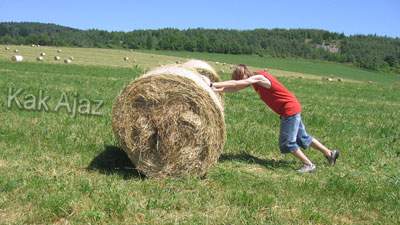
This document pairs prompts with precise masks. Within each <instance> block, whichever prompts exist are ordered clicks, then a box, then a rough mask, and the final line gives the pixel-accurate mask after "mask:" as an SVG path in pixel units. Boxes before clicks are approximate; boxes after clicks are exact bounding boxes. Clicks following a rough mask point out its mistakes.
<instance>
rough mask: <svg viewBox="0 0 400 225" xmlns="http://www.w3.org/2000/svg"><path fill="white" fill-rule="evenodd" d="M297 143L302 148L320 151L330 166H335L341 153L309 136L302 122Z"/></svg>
mask: <svg viewBox="0 0 400 225" xmlns="http://www.w3.org/2000/svg"><path fill="white" fill-rule="evenodd" d="M297 143H298V145H299V146H301V147H302V148H307V147H309V146H311V147H312V148H314V149H316V150H318V151H320V152H321V153H322V154H324V155H325V157H326V159H327V160H328V162H329V164H331V165H335V163H336V159H337V158H338V157H339V154H340V152H339V151H338V150H330V149H329V148H327V147H326V146H325V145H323V144H321V142H319V141H318V140H317V139H315V138H313V137H311V136H310V135H308V134H307V132H306V129H305V127H304V124H303V122H302V121H301V120H300V124H299V131H298V133H297Z"/></svg>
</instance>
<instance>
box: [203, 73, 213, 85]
mask: <svg viewBox="0 0 400 225" xmlns="http://www.w3.org/2000/svg"><path fill="white" fill-rule="evenodd" d="M201 79H203V81H204V82H206V84H207V85H208V86H210V84H211V80H210V79H209V78H208V77H206V76H203V75H202V76H201Z"/></svg>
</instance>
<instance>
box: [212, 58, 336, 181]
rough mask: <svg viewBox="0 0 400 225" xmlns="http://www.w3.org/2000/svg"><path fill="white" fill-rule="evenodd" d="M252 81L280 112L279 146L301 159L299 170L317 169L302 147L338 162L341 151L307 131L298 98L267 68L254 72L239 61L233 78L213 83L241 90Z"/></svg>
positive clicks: (223, 88)
mask: <svg viewBox="0 0 400 225" xmlns="http://www.w3.org/2000/svg"><path fill="white" fill-rule="evenodd" d="M250 85H252V86H253V88H254V90H255V91H256V92H257V93H258V95H259V96H260V98H261V100H262V101H264V103H265V104H266V105H268V106H269V107H270V108H271V109H272V110H273V111H274V112H276V113H277V114H279V115H280V119H281V125H280V134H279V148H280V150H281V152H282V153H283V154H286V153H291V154H293V155H294V156H295V157H296V158H298V159H299V160H300V161H302V163H303V166H302V167H301V168H300V169H299V170H298V172H300V173H308V172H314V171H315V170H316V166H315V165H314V164H313V163H312V162H311V161H310V160H309V159H308V157H307V156H306V155H304V153H303V152H302V151H301V149H300V148H303V149H306V148H308V147H309V146H311V147H313V148H314V149H316V150H318V151H320V152H321V153H322V154H324V155H325V157H326V159H327V160H328V162H329V164H330V165H332V166H333V165H335V163H336V159H337V158H338V157H339V151H338V150H330V149H328V148H327V147H325V146H324V145H323V144H321V143H320V142H319V141H318V140H317V139H315V138H313V137H311V136H310V135H308V134H307V132H306V130H305V127H304V124H303V122H302V121H301V115H300V113H301V105H300V103H299V101H298V100H297V98H296V97H295V96H294V95H293V94H292V93H291V92H289V91H288V90H287V89H286V88H285V87H284V86H283V85H282V84H281V83H280V82H279V81H278V80H277V79H276V78H275V77H273V76H272V75H271V74H269V73H267V72H265V71H256V72H251V71H250V70H249V69H248V68H247V66H246V65H243V64H240V65H238V66H237V67H236V69H235V70H234V71H233V73H232V80H230V81H223V82H216V83H211V84H210V86H211V87H212V88H214V90H216V91H224V92H235V91H239V90H241V89H244V88H246V87H249V86H250Z"/></svg>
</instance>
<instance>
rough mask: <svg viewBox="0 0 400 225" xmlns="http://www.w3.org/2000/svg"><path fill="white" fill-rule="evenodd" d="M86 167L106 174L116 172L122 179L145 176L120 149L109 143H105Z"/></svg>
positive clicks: (142, 177)
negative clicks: (102, 148)
mask: <svg viewBox="0 0 400 225" xmlns="http://www.w3.org/2000/svg"><path fill="white" fill-rule="evenodd" d="M87 169H88V170H93V171H98V172H100V173H102V174H107V175H110V174H117V175H119V176H121V177H122V178H123V179H131V178H140V179H144V178H145V176H144V175H143V174H141V173H139V171H137V170H136V168H135V166H134V165H133V164H132V162H131V161H130V159H129V158H128V156H127V155H126V153H125V152H124V151H123V150H122V149H120V148H118V147H116V146H111V145H105V146H104V150H103V151H102V152H101V153H100V154H98V155H97V156H96V157H95V158H94V159H93V160H92V161H91V162H90V164H89V166H88V167H87Z"/></svg>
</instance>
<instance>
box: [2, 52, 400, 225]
mask: <svg viewBox="0 0 400 225" xmlns="http://www.w3.org/2000/svg"><path fill="white" fill-rule="evenodd" d="M207 57H208V56H207ZM210 57H211V56H210ZM215 57H222V56H219V55H217V56H215ZM230 57H231V56H227V58H226V60H222V59H223V58H221V60H220V59H219V58H217V59H218V61H226V62H229V61H231V60H232V58H230ZM139 74H141V71H140V70H139V69H132V68H129V67H128V68H123V67H102V66H89V65H88V66H83V65H63V64H43V63H18V64H16V63H10V62H8V61H4V60H0V90H1V91H0V99H1V100H0V124H1V125H0V149H1V151H0V224H52V223H55V224H62V223H64V222H66V221H69V222H70V223H71V224H89V223H90V224H399V223H400V219H399V217H398V215H399V213H400V206H399V199H400V175H399V168H400V147H399V145H400V141H399V137H400V129H399V127H400V120H399V119H398V117H399V109H400V92H399V91H400V86H399V85H398V84H368V83H350V82H342V83H339V82H332V83H328V82H323V81H320V80H307V79H296V78H291V77H282V78H280V80H281V81H282V82H283V83H284V84H285V85H287V87H288V88H289V89H290V90H292V91H293V92H294V93H295V94H296V95H297V96H298V98H299V99H300V101H301V102H302V105H303V108H304V112H303V119H304V122H305V124H306V126H307V130H308V132H309V133H311V134H312V135H314V136H315V137H317V138H319V139H320V140H321V141H323V142H324V143H326V144H327V145H328V146H331V147H335V148H338V149H341V150H342V156H341V158H340V159H339V160H338V164H337V165H336V166H335V167H329V166H328V165H327V163H326V162H325V159H324V158H323V157H322V156H321V155H320V154H318V153H317V152H315V151H312V150H310V151H307V154H308V155H309V157H310V158H311V159H312V160H313V161H314V162H315V163H316V164H317V169H318V170H317V172H316V173H314V174H305V175H299V174H297V173H296V172H295V169H296V168H297V167H299V166H300V164H299V163H298V162H297V161H295V160H294V159H293V158H292V157H291V156H289V155H288V156H283V155H281V154H280V153H279V150H278V147H277V136H278V132H279V118H278V117H277V116H276V115H275V114H273V113H272V112H271V111H270V110H269V109H267V108H266V107H265V105H264V104H263V103H262V102H261V101H260V100H259V99H258V97H257V96H256V94H255V93H254V91H253V90H250V89H249V90H244V91H242V92H240V93H235V94H227V95H226V99H225V100H226V105H225V109H226V112H225V113H226V123H227V131H228V134H227V135H228V140H227V143H226V146H225V149H224V153H223V155H222V156H221V158H220V161H219V163H218V164H217V165H216V166H215V167H213V168H212V169H211V170H210V171H209V174H208V176H207V177H206V178H205V179H199V178H193V177H185V178H180V179H165V180H152V179H144V178H142V177H140V175H138V174H137V173H135V172H134V170H133V168H132V165H131V164H130V163H129V160H127V158H126V156H125V155H124V154H123V153H122V152H121V150H119V149H118V148H117V147H116V141H115V139H114V137H113V134H112V130H111V118H110V116H111V106H112V102H113V100H114V98H115V96H116V95H117V94H118V93H119V91H120V90H121V88H122V87H123V86H124V85H126V84H127V83H128V82H129V81H131V80H132V79H133V78H134V77H136V76H138V75H139ZM227 76H228V75H227V74H224V78H225V79H226V78H227ZM377 79H380V78H377ZM382 79H386V78H382ZM384 83H385V82H384ZM10 87H13V88H16V89H18V88H23V89H25V92H26V93H28V94H29V93H33V94H35V93H38V92H39V90H44V91H45V93H46V94H48V95H49V96H51V97H52V98H51V99H50V101H49V105H50V106H54V105H55V104H56V103H57V100H58V98H59V97H60V95H61V93H62V92H66V93H67V95H68V96H70V97H73V96H74V93H78V94H79V96H80V97H82V98H88V99H91V100H95V99H101V100H104V106H103V108H102V112H103V116H87V115H77V116H76V117H71V116H70V114H69V113H67V112H66V110H61V111H60V112H57V113H56V112H37V111H26V110H21V109H18V108H17V107H16V106H15V105H14V106H13V107H12V108H7V107H6V96H7V94H8V88H10Z"/></svg>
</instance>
